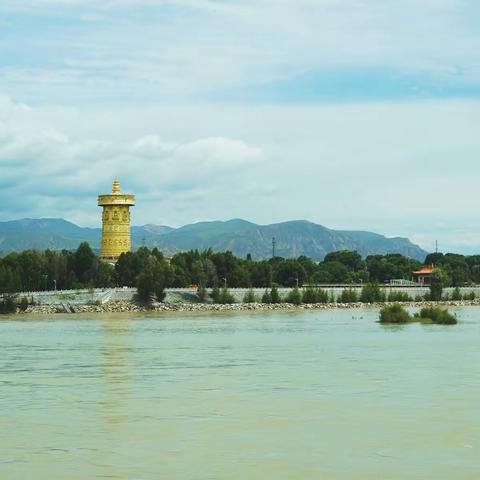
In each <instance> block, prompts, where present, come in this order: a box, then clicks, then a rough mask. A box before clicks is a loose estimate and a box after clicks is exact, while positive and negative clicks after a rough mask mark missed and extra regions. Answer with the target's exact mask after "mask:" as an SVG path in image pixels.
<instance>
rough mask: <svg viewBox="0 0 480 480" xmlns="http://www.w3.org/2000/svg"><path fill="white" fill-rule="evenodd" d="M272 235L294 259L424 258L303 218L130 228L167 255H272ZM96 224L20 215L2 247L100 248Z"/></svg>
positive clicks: (0, 239) (7, 227)
mask: <svg viewBox="0 0 480 480" xmlns="http://www.w3.org/2000/svg"><path fill="white" fill-rule="evenodd" d="M273 237H275V239H276V255H278V256H282V257H287V258H292V257H298V256H300V255H306V256H309V257H311V258H314V259H316V260H321V259H323V258H324V256H325V255H326V254H327V253H329V252H332V251H335V250H342V249H351V250H357V251H358V252H359V253H360V254H361V255H362V256H367V255H372V254H385V253H401V254H402V255H406V256H409V257H412V258H416V259H418V260H421V261H423V260H424V258H425V255H426V252H425V251H424V250H422V249H421V248H420V247H419V246H418V245H415V244H413V243H412V242H410V240H408V239H407V238H401V237H395V238H387V237H385V236H383V235H379V234H377V233H372V232H366V231H340V230H331V229H329V228H326V227H324V226H322V225H317V224H315V223H312V222H308V221H306V220H294V221H289V222H283V223H276V224H271V225H257V224H255V223H251V222H248V221H246V220H242V219H233V220H229V221H225V222H222V221H213V222H200V223H195V224H190V225H185V226H183V227H180V228H177V229H174V228H172V227H168V226H161V225H144V226H140V227H138V226H134V227H132V241H133V244H134V247H135V248H138V247H140V246H142V245H146V246H149V247H154V246H156V247H158V248H160V249H161V250H163V251H164V252H165V253H166V254H167V255H171V254H173V253H175V252H179V251H184V250H190V249H199V250H204V249H207V248H212V249H213V250H215V251H224V250H231V251H232V252H233V253H234V254H235V255H238V256H240V257H245V256H246V255H247V254H248V253H250V254H251V255H252V257H253V258H255V259H260V258H268V257H270V256H271V255H272V238H273ZM100 238H101V229H100V228H83V227H79V226H78V225H75V224H73V223H71V222H68V221H66V220H64V219H48V218H45V219H22V220H14V221H9V222H0V252H2V253H8V252H11V251H22V250H26V249H29V248H35V249H38V250H44V249H47V248H49V249H52V250H61V249H74V248H76V247H77V246H78V244H79V243H80V242H82V241H88V242H89V243H90V244H91V245H92V247H93V248H94V249H97V250H98V249H99V247H100Z"/></svg>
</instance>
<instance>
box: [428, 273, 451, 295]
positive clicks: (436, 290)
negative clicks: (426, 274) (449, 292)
mask: <svg viewBox="0 0 480 480" xmlns="http://www.w3.org/2000/svg"><path fill="white" fill-rule="evenodd" d="M446 282H447V275H446V274H445V272H444V271H443V270H442V269H441V268H436V269H435V271H434V272H433V275H432V278H431V283H430V300H431V301H432V302H438V301H440V300H441V299H442V292H443V287H444V286H445V284H446Z"/></svg>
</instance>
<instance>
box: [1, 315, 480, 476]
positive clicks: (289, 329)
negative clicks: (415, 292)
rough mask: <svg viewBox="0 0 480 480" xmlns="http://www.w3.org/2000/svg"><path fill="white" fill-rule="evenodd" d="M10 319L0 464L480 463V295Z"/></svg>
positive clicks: (473, 466) (262, 467)
mask: <svg viewBox="0 0 480 480" xmlns="http://www.w3.org/2000/svg"><path fill="white" fill-rule="evenodd" d="M456 311H457V313H458V316H459V319H460V323H459V324H458V325H457V326H432V325H423V326H422V325H408V326H406V327H384V326H381V325H379V324H378V323H376V322H375V320H376V318H377V316H378V312H377V311H376V310H350V311H346V310H345V311H342V310H337V311H318V312H299V313H270V314H267V313H255V314H245V313H241V314H228V315H215V316H213V315H211V314H208V315H206V314H203V315H198V314H197V315H186V314H182V315H176V316H172V315H170V316H158V315H157V316H148V317H146V316H142V317H139V316H137V317H135V316H131V315H130V316H125V315H111V316H92V315H90V316H88V315H86V316H65V317H59V316H57V317H55V318H51V319H46V318H42V319H39V318H25V319H22V320H19V318H18V317H17V318H11V317H10V318H6V319H3V320H0V353H1V356H0V479H2V480H4V479H6V480H10V479H22V480H23V479H36V480H43V479H45V480H56V479H62V480H74V479H82V480H83V479H95V478H109V479H169V480H170V479H182V480H183V479H228V480H232V479H233V480H236V479H242V480H243V479H248V480H255V479H262V480H263V479H302V480H307V479H368V480H372V479H382V480H383V479H402V480H404V479H422V480H424V479H448V480H452V479H455V480H461V479H480V410H479V409H480V309H478V308H465V309H458V310H456Z"/></svg>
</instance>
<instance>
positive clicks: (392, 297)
mask: <svg viewBox="0 0 480 480" xmlns="http://www.w3.org/2000/svg"><path fill="white" fill-rule="evenodd" d="M388 301H389V302H411V301H412V299H411V297H410V296H409V295H408V293H407V292H398V291H390V293H389V294H388Z"/></svg>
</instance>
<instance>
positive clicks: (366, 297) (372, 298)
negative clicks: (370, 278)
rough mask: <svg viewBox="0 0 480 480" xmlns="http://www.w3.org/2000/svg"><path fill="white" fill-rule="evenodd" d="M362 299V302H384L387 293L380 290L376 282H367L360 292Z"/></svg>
mask: <svg viewBox="0 0 480 480" xmlns="http://www.w3.org/2000/svg"><path fill="white" fill-rule="evenodd" d="M360 301H361V302H362V303H375V302H384V301H385V293H384V292H382V291H381V290H380V287H379V286H378V285H377V284H376V283H367V284H366V285H364V286H363V288H362V292H361V293H360Z"/></svg>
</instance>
